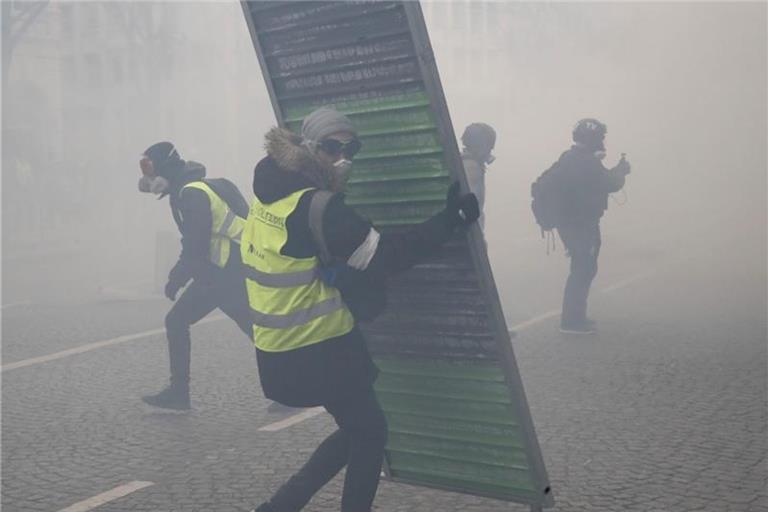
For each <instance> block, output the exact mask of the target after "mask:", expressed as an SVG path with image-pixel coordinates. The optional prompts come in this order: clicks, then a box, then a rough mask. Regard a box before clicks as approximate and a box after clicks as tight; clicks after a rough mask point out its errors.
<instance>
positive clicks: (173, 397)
mask: <svg viewBox="0 0 768 512" xmlns="http://www.w3.org/2000/svg"><path fill="white" fill-rule="evenodd" d="M141 399H142V400H143V401H144V403H147V404H149V405H151V406H153V407H160V408H163V409H174V410H177V411H186V410H188V409H190V408H191V404H190V400H189V389H180V388H174V387H173V386H168V387H167V388H165V389H164V390H162V391H161V392H159V393H158V394H156V395H147V396H143V397H141Z"/></svg>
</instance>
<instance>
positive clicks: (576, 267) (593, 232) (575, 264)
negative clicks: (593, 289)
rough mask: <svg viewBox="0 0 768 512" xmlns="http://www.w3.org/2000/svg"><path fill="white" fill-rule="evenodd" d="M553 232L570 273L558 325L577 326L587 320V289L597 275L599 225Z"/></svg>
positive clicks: (572, 227) (568, 227) (569, 227)
mask: <svg viewBox="0 0 768 512" xmlns="http://www.w3.org/2000/svg"><path fill="white" fill-rule="evenodd" d="M557 231H558V233H559V234H560V239H561V240H562V241H563V245H564V246H565V248H566V250H567V251H568V256H569V257H570V258H571V273H570V274H569V275H568V280H567V281H566V283H565V292H564V293H563V311H562V315H561V317H560V323H561V325H563V326H571V325H579V324H581V323H583V322H584V321H585V320H586V319H587V298H588V297H589V288H590V286H591V285H592V280H593V279H594V278H595V276H596V275H597V258H598V256H599V254H600V245H601V238H600V225H599V224H589V225H579V226H562V227H559V228H558V229H557Z"/></svg>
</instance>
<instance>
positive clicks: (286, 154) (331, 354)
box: [244, 129, 455, 406]
mask: <svg viewBox="0 0 768 512" xmlns="http://www.w3.org/2000/svg"><path fill="white" fill-rule="evenodd" d="M297 143H298V140H297V139H295V136H293V135H292V134H291V133H290V132H287V131H284V130H280V129H274V130H272V131H271V132H270V133H269V134H268V135H267V154H268V156H267V157H265V158H264V159H262V160H261V161H260V162H259V163H258V164H257V165H256V169H255V170H254V177H253V191H254V194H256V196H257V197H258V198H259V200H260V201H261V202H263V203H266V204H270V203H273V202H276V201H278V200H280V199H283V198H284V197H286V196H288V195H290V194H292V193H293V192H296V191H297V190H301V189H303V188H310V187H316V185H315V184H314V183H313V181H312V179H311V178H310V177H309V176H308V175H307V173H302V172H301V171H302V168H304V169H306V167H308V166H312V165H315V164H314V163H313V161H312V159H311V158H310V156H309V154H308V153H307V152H306V150H305V149H304V148H303V147H300V146H298V144H297ZM313 193H314V192H313V191H309V192H307V193H305V194H304V195H303V196H302V198H301V199H300V200H299V203H298V205H297V207H296V209H295V210H294V212H293V213H292V214H291V215H289V216H288V218H287V220H286V227H287V229H288V240H287V241H286V244H285V245H284V246H283V248H282V250H281V253H282V254H284V255H286V256H291V257H295V258H308V257H312V256H317V255H318V254H319V251H318V249H317V247H316V244H315V242H314V239H313V237H312V234H311V231H310V228H309V203H310V200H311V197H312V194H313ZM454 227H455V226H454V223H453V222H451V221H450V218H449V217H448V215H447V214H445V213H440V214H438V215H436V216H434V217H433V218H431V219H429V220H428V221H426V222H424V223H423V224H421V225H418V226H415V227H414V228H413V229H411V230H409V231H407V232H404V233H397V234H395V233H380V238H379V241H378V246H377V248H376V251H375V253H374V254H373V256H372V258H371V259H370V262H369V263H368V265H367V266H366V267H365V268H364V269H361V270H357V271H350V272H348V273H345V274H343V275H344V278H343V280H342V282H339V283H337V287H338V288H339V289H340V291H341V292H342V296H343V297H344V300H345V302H346V303H347V304H348V306H350V309H351V310H352V312H353V315H355V304H356V303H357V302H358V301H359V302H361V303H364V304H374V307H376V306H375V305H377V304H379V305H380V304H381V303H382V301H381V294H383V292H384V288H385V280H386V277H387V276H389V275H391V274H393V273H395V272H398V271H401V270H405V269H408V268H410V267H411V266H412V265H414V264H415V263H417V262H418V261H419V260H420V259H422V258H423V257H425V256H427V255H428V254H430V253H431V252H433V251H434V250H435V249H437V248H438V247H439V246H440V245H441V244H442V243H444V242H445V241H447V240H448V239H449V238H450V237H451V234H452V233H453V230H454ZM371 228H372V225H371V223H370V222H369V221H368V220H366V219H363V218H362V217H360V216H359V215H358V214H357V213H356V212H355V210H353V209H352V208H350V207H349V206H347V204H346V203H345V202H344V195H343V194H336V195H335V196H334V197H333V198H332V199H331V201H330V202H329V204H328V207H327V209H326V210H325V214H324V217H323V232H324V235H325V238H326V243H327V245H328V250H329V252H330V253H331V256H332V257H333V259H334V260H335V261H338V262H340V263H342V264H343V263H345V262H347V261H348V260H349V258H350V256H351V255H352V254H353V253H354V252H355V251H356V250H357V249H358V247H360V245H361V244H362V243H363V242H364V241H365V240H366V239H367V237H368V236H369V235H370V233H371ZM244 249H246V250H247V248H244ZM355 316H357V315H355ZM257 356H258V362H259V374H260V378H261V384H262V387H263V389H264V394H265V395H266V396H267V397H268V398H271V399H273V400H277V401H279V402H282V403H284V404H287V405H293V406H315V405H321V404H327V403H331V402H334V401H337V400H343V399H344V397H345V396H348V395H350V394H353V393H356V392H359V391H361V390H364V389H367V388H368V387H369V386H370V385H371V384H372V383H373V381H374V380H375V379H376V375H377V373H378V370H377V369H376V367H375V365H374V364H373V361H372V360H371V357H370V355H369V353H368V349H367V347H366V344H365V340H364V339H363V336H362V333H361V332H360V331H359V329H358V328H357V326H355V328H354V329H353V330H352V331H351V332H350V333H348V334H346V335H343V336H339V337H336V338H333V339H330V340H327V341H323V342H320V343H316V344H314V345H310V346H308V347H303V348H300V349H296V350H290V351H287V352H263V351H261V350H257Z"/></svg>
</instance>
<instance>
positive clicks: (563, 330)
mask: <svg viewBox="0 0 768 512" xmlns="http://www.w3.org/2000/svg"><path fill="white" fill-rule="evenodd" d="M560 332H561V333H563V334H595V332H596V331H595V330H594V329H590V330H587V331H577V330H574V329H564V328H563V327H561V328H560Z"/></svg>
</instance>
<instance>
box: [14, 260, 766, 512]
mask: <svg viewBox="0 0 768 512" xmlns="http://www.w3.org/2000/svg"><path fill="white" fill-rule="evenodd" d="M606 249H607V250H606V251H605V252H604V254H603V258H604V260H603V261H602V264H603V266H602V269H601V274H600V277H599V279H598V280H597V282H596V283H595V289H594V296H593V300H592V314H593V316H594V317H595V318H596V319H597V320H598V322H599V325H600V333H599V335H597V336H594V337H578V338H574V337H566V336H563V335H561V334H560V333H559V332H557V329H556V326H557V320H558V319H557V317H556V316H548V315H547V314H546V313H547V312H548V311H550V310H552V309H553V308H556V307H557V306H558V303H559V293H560V287H561V285H562V282H561V281H562V278H563V276H564V272H565V262H564V260H563V259H562V255H559V256H555V257H552V258H550V259H548V260H541V258H542V256H541V253H539V254H530V255H523V256H521V257H520V258H521V260H522V261H521V262H520V265H521V266H523V267H525V266H526V265H528V266H529V267H532V268H534V269H535V271H532V272H521V273H514V272H510V271H508V269H507V270H505V271H502V272H499V273H497V279H498V280H499V288H500V291H501V293H502V300H503V302H504V304H505V306H506V307H507V310H508V322H509V324H510V326H512V325H516V324H520V323H522V322H526V321H527V320H529V319H531V318H535V319H536V318H538V319H537V320H534V321H532V322H528V323H525V324H524V328H523V329H521V330H520V333H519V336H518V338H516V339H515V341H514V348H515V352H516V356H517V359H518V364H519V366H520V371H521V374H522V377H523V380H524V383H525V387H526V392H527V395H528V400H529V403H530V406H531V412H532V415H533V419H534V422H535V425H536V429H537V434H538V437H539V441H540V444H541V448H542V451H543V455H544V459H545V462H546V465H547V470H548V472H549V477H550V480H551V483H552V488H553V491H554V495H555V499H556V506H555V509H554V510H558V511H568V512H571V511H601V512H602V511H616V512H618V511H638V512H654V511H655V512H662V511H663V512H678V511H694V510H696V511H711V512H728V511H733V512H737V511H738V512H758V511H765V510H768V497H767V496H766V490H765V489H766V474H768V471H767V470H768V467H767V466H766V450H767V449H768V447H767V441H766V440H767V439H768V430H767V429H766V423H767V416H766V402H767V396H768V394H767V392H766V382H767V375H766V373H767V372H766V296H765V282H766V281H765V266H764V265H765V262H764V261H763V262H760V261H757V260H756V259H755V258H754V257H753V255H750V254H744V253H738V252H737V254H736V255H735V256H734V255H729V258H732V259H725V258H724V257H722V256H720V255H718V254H717V253H710V252H697V253H694V254H687V255H685V257H674V258H672V257H668V255H663V254H662V255H656V256H652V257H649V256H648V255H639V256H638V255H637V254H635V257H634V258H632V257H621V258H620V257H619V256H620V255H619V254H617V253H612V252H611V249H610V247H607V248H606ZM758 259H759V258H758ZM526 261H527V263H525V262H526ZM542 261H543V262H542ZM619 261H620V263H619ZM8 271H9V269H8V268H7V267H6V268H5V269H4V272H5V273H6V274H7V273H8ZM521 290H525V291H526V294H525V295H524V296H523V294H522V293H521ZM38 295H39V294H38ZM61 295H65V294H62V293H59V296H61ZM515 306H519V307H515ZM167 308H168V303H167V301H165V300H164V299H161V298H159V297H153V296H151V295H148V294H145V293H143V292H136V291H135V290H134V291H131V290H129V291H128V292H125V293H118V292H116V291H114V290H113V291H112V292H104V291H102V293H101V294H92V295H89V296H83V297H75V296H73V297H69V298H61V297H59V298H57V299H56V300H50V301H44V300H20V301H17V302H11V303H8V302H4V306H3V310H2V321H3V325H2V334H3V340H2V350H3V353H2V356H3V358H2V363H3V366H4V368H6V367H7V366H8V365H13V364H14V363H19V362H23V361H27V362H28V363H30V364H28V365H27V366H23V367H18V368H11V369H4V371H3V373H2V508H3V510H4V511H6V512H15V511H25V512H26V511H47V512H48V511H59V510H63V509H65V508H67V507H70V506H71V505H73V504H77V503H81V502H84V501H85V500H88V499H90V498H93V497H94V496H99V495H101V494H102V493H105V492H107V491H111V490H113V495H111V496H106V497H104V498H103V500H102V501H105V503H103V504H101V505H100V506H98V508H96V510H99V511H153V512H157V511H241V510H242V511H245V510H250V509H251V508H252V507H253V506H254V505H255V504H258V503H259V502H260V501H261V500H262V499H263V498H265V497H267V496H268V495H269V494H270V493H271V492H272V491H273V490H274V489H276V487H277V486H278V485H279V484H280V483H281V482H282V481H283V480H284V479H286V478H287V477H288V476H289V475H290V474H291V473H292V471H293V470H294V469H295V468H297V467H298V465H299V464H300V463H301V462H302V461H303V460H305V459H306V457H307V456H308V455H309V453H311V451H312V450H313V448H314V447H315V446H316V445H317V444H318V443H319V441H320V440H321V439H322V438H323V437H324V436H325V435H327V433H329V432H330V431H331V430H332V428H333V426H332V422H331V420H330V418H329V417H328V416H327V415H325V414H318V415H314V416H311V417H308V418H307V419H305V420H303V421H298V422H296V423H295V424H293V425H290V426H288V427H286V428H283V429H279V430H276V431H261V430H259V428H260V427H263V426H266V425H269V424H272V423H275V422H277V421H280V420H284V419H287V418H289V417H290V415H291V414H295V412H282V413H270V412H269V411H268V410H267V407H268V405H269V402H268V401H267V400H265V399H264V398H263V396H262V395H261V392H260V388H259V385H258V376H257V371H256V362H255V357H254V355H253V349H252V347H251V345H250V344H249V341H248V340H247V339H245V338H244V337H243V335H242V333H240V332H239V331H238V330H237V328H236V327H235V326H234V324H233V323H232V322H230V321H229V320H214V321H210V322H208V323H206V324H204V325H200V326H198V327H196V328H195V329H193V339H194V341H193V354H192V359H193V368H192V379H193V384H192V393H193V403H194V409H193V410H192V411H191V412H188V413H170V412H162V411H158V410H153V409H151V408H150V407H148V406H145V405H144V404H143V403H142V402H141V401H140V400H139V397H140V396H141V395H143V394H147V393H151V392H154V391H156V390H158V389H160V387H162V386H163V385H164V383H165V379H166V378H167V368H166V367H167V363H166V348H165V342H164V337H163V335H162V333H155V334H149V335H146V336H143V337H137V338H134V339H129V340H126V341H122V342H119V343H113V344H109V345H106V346H102V347H100V348H95V349H93V350H90V351H86V352H82V353H78V354H72V355H65V356H63V357H59V358H57V359H53V360H48V361H38V360H36V359H33V358H39V357H41V356H46V355H50V354H55V353H58V352H61V351H64V350H68V349H73V348H77V347H83V346H89V344H93V343H95V342H99V341H104V340H113V341H115V338H116V337H121V336H126V335H132V334H136V333H142V332H146V331H151V330H153V329H158V328H160V327H161V326H162V323H163V316H164V314H165V312H166V310H167ZM542 314H544V315H543V316H540V315H542ZM117 341H120V340H119V339H118V340H117ZM36 361H37V362H36ZM307 416H309V415H307ZM132 482H147V484H137V486H136V490H132V488H123V487H120V486H123V485H126V484H130V483H132ZM150 484H151V485H150ZM142 485H145V486H144V487H143V488H138V487H141V486H142ZM340 485H341V479H340V478H337V479H336V480H334V481H333V482H332V483H331V484H330V485H329V486H327V487H326V488H325V489H323V490H322V491H321V492H320V493H319V494H318V495H317V496H316V498H315V499H314V500H313V501H312V502H311V504H310V506H309V507H308V508H307V510H309V511H332V510H338V507H339V495H340ZM121 493H124V494H125V495H124V496H122V497H117V496H118V495H120V494H121ZM95 505H96V502H95V501H92V502H90V504H89V503H88V502H86V503H85V504H83V505H81V506H80V508H77V507H73V508H70V509H69V511H68V512H72V511H75V510H81V511H82V510H89V508H88V507H93V506H95ZM375 506H376V510H381V511H414V512H417V511H418V512H427V511H446V512H452V511H477V512H480V511H491V512H493V511H510V510H526V509H527V507H524V506H521V505H514V504H512V505H511V504H509V503H503V502H499V501H494V500H488V499H481V498H476V497H472V496H464V495H459V494H453V493H448V492H441V491H434V490H427V489H421V488H416V487H410V486H404V485H399V484H393V483H387V482H385V483H383V484H382V486H381V488H380V491H379V494H378V496H377V500H376V504H375Z"/></svg>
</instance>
